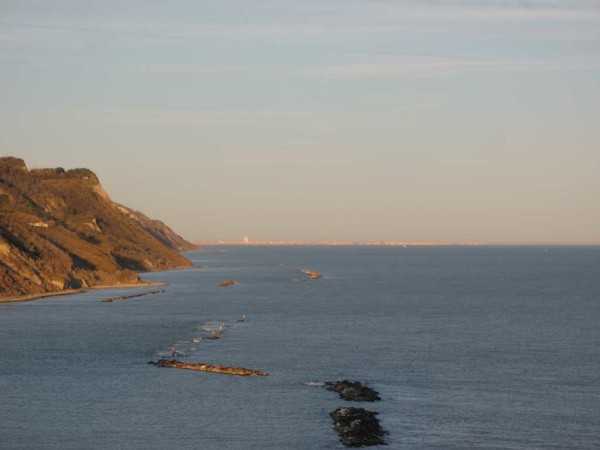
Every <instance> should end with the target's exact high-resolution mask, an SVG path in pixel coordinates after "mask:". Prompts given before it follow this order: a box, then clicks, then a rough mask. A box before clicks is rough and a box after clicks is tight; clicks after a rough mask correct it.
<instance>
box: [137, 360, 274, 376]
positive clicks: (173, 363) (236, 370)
mask: <svg viewBox="0 0 600 450" xmlns="http://www.w3.org/2000/svg"><path fill="white" fill-rule="evenodd" d="M148 364H153V365H155V366H158V367H172V368H174V369H189V370H197V371H200V372H214V373H224V374H227V375H236V376H239V377H252V376H257V377H264V376H267V375H268V374H267V373H266V372H262V371H260V370H252V369H244V368H242V367H227V366H213V365H210V364H203V363H190V362H185V361H177V360H176V359H159V360H158V361H149V362H148Z"/></svg>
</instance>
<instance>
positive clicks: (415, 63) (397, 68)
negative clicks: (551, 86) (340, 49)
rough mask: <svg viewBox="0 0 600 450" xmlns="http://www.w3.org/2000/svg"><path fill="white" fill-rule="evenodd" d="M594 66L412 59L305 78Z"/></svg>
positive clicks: (315, 72)
mask: <svg viewBox="0 0 600 450" xmlns="http://www.w3.org/2000/svg"><path fill="white" fill-rule="evenodd" d="M593 64H594V63H593V62H590V61H581V60H573V61H569V60H531V61H516V60H506V61H502V60H485V59H467V58H444V57H429V56H424V57H418V56H409V57H405V58H395V59H390V60H385V61H381V60H379V61H370V62H358V63H350V64H340V65H334V66H328V67H320V68H311V69H307V70H304V71H303V72H302V75H303V76H307V77H318V78H325V79H343V78H348V79H363V78H399V77H431V76H448V75H458V74H462V73H469V72H506V71H539V70H576V69H586V68H590V67H594V65H593Z"/></svg>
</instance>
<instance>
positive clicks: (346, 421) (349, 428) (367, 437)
mask: <svg viewBox="0 0 600 450" xmlns="http://www.w3.org/2000/svg"><path fill="white" fill-rule="evenodd" d="M330 415H331V417H332V418H333V426H334V428H335V431H337V433H338V435H339V437H340V441H341V442H342V443H343V444H344V445H345V446H346V447H362V446H370V445H382V444H385V441H384V440H383V436H384V435H385V434H386V433H385V431H384V430H383V429H382V428H381V426H380V425H379V420H378V419H377V413H376V412H374V411H368V410H366V409H364V408H338V409H336V410H335V411H333V412H332V413H331V414H330Z"/></svg>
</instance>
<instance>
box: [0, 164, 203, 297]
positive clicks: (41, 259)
mask: <svg viewBox="0 0 600 450" xmlns="http://www.w3.org/2000/svg"><path fill="white" fill-rule="evenodd" d="M194 248H196V247H195V246H194V245H193V244H190V243H189V242H187V241H185V240H184V239H183V238H182V237H181V236H179V235H177V234H176V233H175V232H173V231H172V230H171V229H170V228H168V227H167V226H166V225H165V224H164V223H162V222H160V221H155V220H151V219H149V218H148V217H146V216H145V215H143V214H142V213H139V212H136V211H133V210H131V209H129V208H126V207H124V206H122V205H119V204H117V203H114V202H113V201H112V200H111V199H110V197H109V196H108V194H107V193H106V192H105V191H104V189H103V188H102V186H101V185H100V182H99V181H98V178H97V177H96V175H95V174H94V173H93V172H92V171H90V170H88V169H73V170H64V169H62V168H56V169H36V170H29V169H28V168H27V166H26V165H25V162H24V161H23V160H22V159H19V158H13V157H5V158H0V299H2V298H3V297H4V298H6V297H13V296H22V295H31V294H44V293H53V292H57V293H58V292H60V291H63V290H67V289H80V288H85V287H92V286H108V285H115V284H135V283H138V282H140V279H139V277H138V275H137V273H136V272H137V271H155V270H165V269H172V268H178V267H189V266H192V263H191V262H190V261H189V260H187V259H186V258H184V257H183V256H182V255H180V254H179V253H178V251H184V250H192V249H194Z"/></svg>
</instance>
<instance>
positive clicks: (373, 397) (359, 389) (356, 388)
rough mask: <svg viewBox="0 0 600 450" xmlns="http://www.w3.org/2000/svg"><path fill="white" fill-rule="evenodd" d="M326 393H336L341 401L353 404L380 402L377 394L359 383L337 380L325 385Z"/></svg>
mask: <svg viewBox="0 0 600 450" xmlns="http://www.w3.org/2000/svg"><path fill="white" fill-rule="evenodd" d="M325 385H326V386H327V390H328V391H333V392H337V393H338V394H340V398H341V399H342V400H347V401H354V402H375V401H378V400H381V397H379V392H377V391H376V390H375V389H372V388H370V387H368V386H365V385H364V384H362V383H361V382H360V381H354V382H352V381H348V380H339V381H336V382H334V383H332V382H327V383H325Z"/></svg>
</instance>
